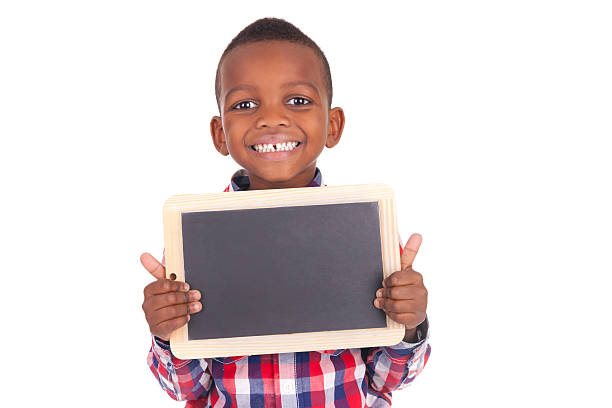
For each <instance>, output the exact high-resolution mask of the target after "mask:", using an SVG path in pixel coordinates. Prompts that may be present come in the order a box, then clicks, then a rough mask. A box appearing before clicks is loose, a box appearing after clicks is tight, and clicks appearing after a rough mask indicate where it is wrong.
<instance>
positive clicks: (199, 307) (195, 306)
mask: <svg viewBox="0 0 612 408" xmlns="http://www.w3.org/2000/svg"><path fill="white" fill-rule="evenodd" d="M192 307H193V310H194V311H196V312H197V311H198V310H200V309H201V308H202V305H201V304H200V303H199V302H198V303H196V304H195V305H193V306H192Z"/></svg>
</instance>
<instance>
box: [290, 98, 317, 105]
mask: <svg viewBox="0 0 612 408" xmlns="http://www.w3.org/2000/svg"><path fill="white" fill-rule="evenodd" d="M309 103H312V102H310V101H309V100H308V99H306V98H302V97H301V96H296V97H294V98H291V99H289V105H308V104H309Z"/></svg>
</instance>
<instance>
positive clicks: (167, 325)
mask: <svg viewBox="0 0 612 408" xmlns="http://www.w3.org/2000/svg"><path fill="white" fill-rule="evenodd" d="M189 319H190V316H189V315H187V316H181V317H177V318H176V319H172V320H166V321H165V322H162V323H160V324H158V325H153V326H150V330H151V333H152V334H153V335H155V336H157V337H159V338H161V339H163V340H166V341H168V339H169V338H170V334H172V332H173V331H175V330H176V329H178V328H179V327H183V326H184V325H186V324H187V322H188V321H189Z"/></svg>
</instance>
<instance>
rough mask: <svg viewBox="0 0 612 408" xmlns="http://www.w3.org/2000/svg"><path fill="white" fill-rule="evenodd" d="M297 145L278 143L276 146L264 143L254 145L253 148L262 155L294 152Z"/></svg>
mask: <svg viewBox="0 0 612 408" xmlns="http://www.w3.org/2000/svg"><path fill="white" fill-rule="evenodd" d="M297 145H298V142H286V143H277V144H276V145H274V144H271V143H263V144H257V145H254V146H253V147H254V148H255V150H257V151H258V152H260V153H267V152H281V151H289V150H293V149H295V147H296V146H297Z"/></svg>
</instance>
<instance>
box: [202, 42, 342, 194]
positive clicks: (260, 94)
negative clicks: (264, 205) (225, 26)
mask: <svg viewBox="0 0 612 408" xmlns="http://www.w3.org/2000/svg"><path fill="white" fill-rule="evenodd" d="M322 72H323V70H322V62H321V61H320V59H319V58H318V57H317V55H316V54H315V52H314V51H313V50H312V49H310V48H309V47H306V46H304V45H301V44H294V43H290V42H286V41H263V42H257V43H251V44H247V45H241V46H238V47H236V48H235V49H233V50H232V51H231V52H230V53H229V54H228V55H226V57H225V59H224V60H223V62H222V65H221V67H220V95H219V105H220V111H221V117H219V116H215V117H213V119H212V121H211V133H212V137H213V142H214V144H215V147H216V149H217V150H218V151H219V152H220V153H221V154H223V155H227V154H230V155H231V156H232V158H233V159H234V160H235V161H236V162H237V163H238V164H239V165H240V166H242V167H243V168H245V169H246V170H247V171H248V173H249V178H250V182H251V187H250V189H252V190H255V189H263V188H289V187H303V186H306V185H308V184H309V183H310V181H311V180H312V178H313V177H314V173H315V167H316V160H317V157H318V156H319V154H321V151H322V150H323V148H324V147H325V146H327V147H329V148H331V147H333V146H335V145H336V144H337V143H338V141H339V140H340V136H341V134H342V128H343V127H344V113H343V112H342V109H340V108H334V109H329V102H328V98H327V90H326V88H325V85H324V82H323V76H322ZM280 143H287V145H285V146H283V147H281V146H279V145H278V144H280ZM270 144H274V145H276V148H277V149H279V148H280V149H281V150H280V151H272V152H270V151H258V150H262V149H265V147H263V146H262V145H270ZM296 144H297V146H296V147H294V146H295V145H296ZM268 149H269V146H268ZM273 149H275V148H274V147H273Z"/></svg>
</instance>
